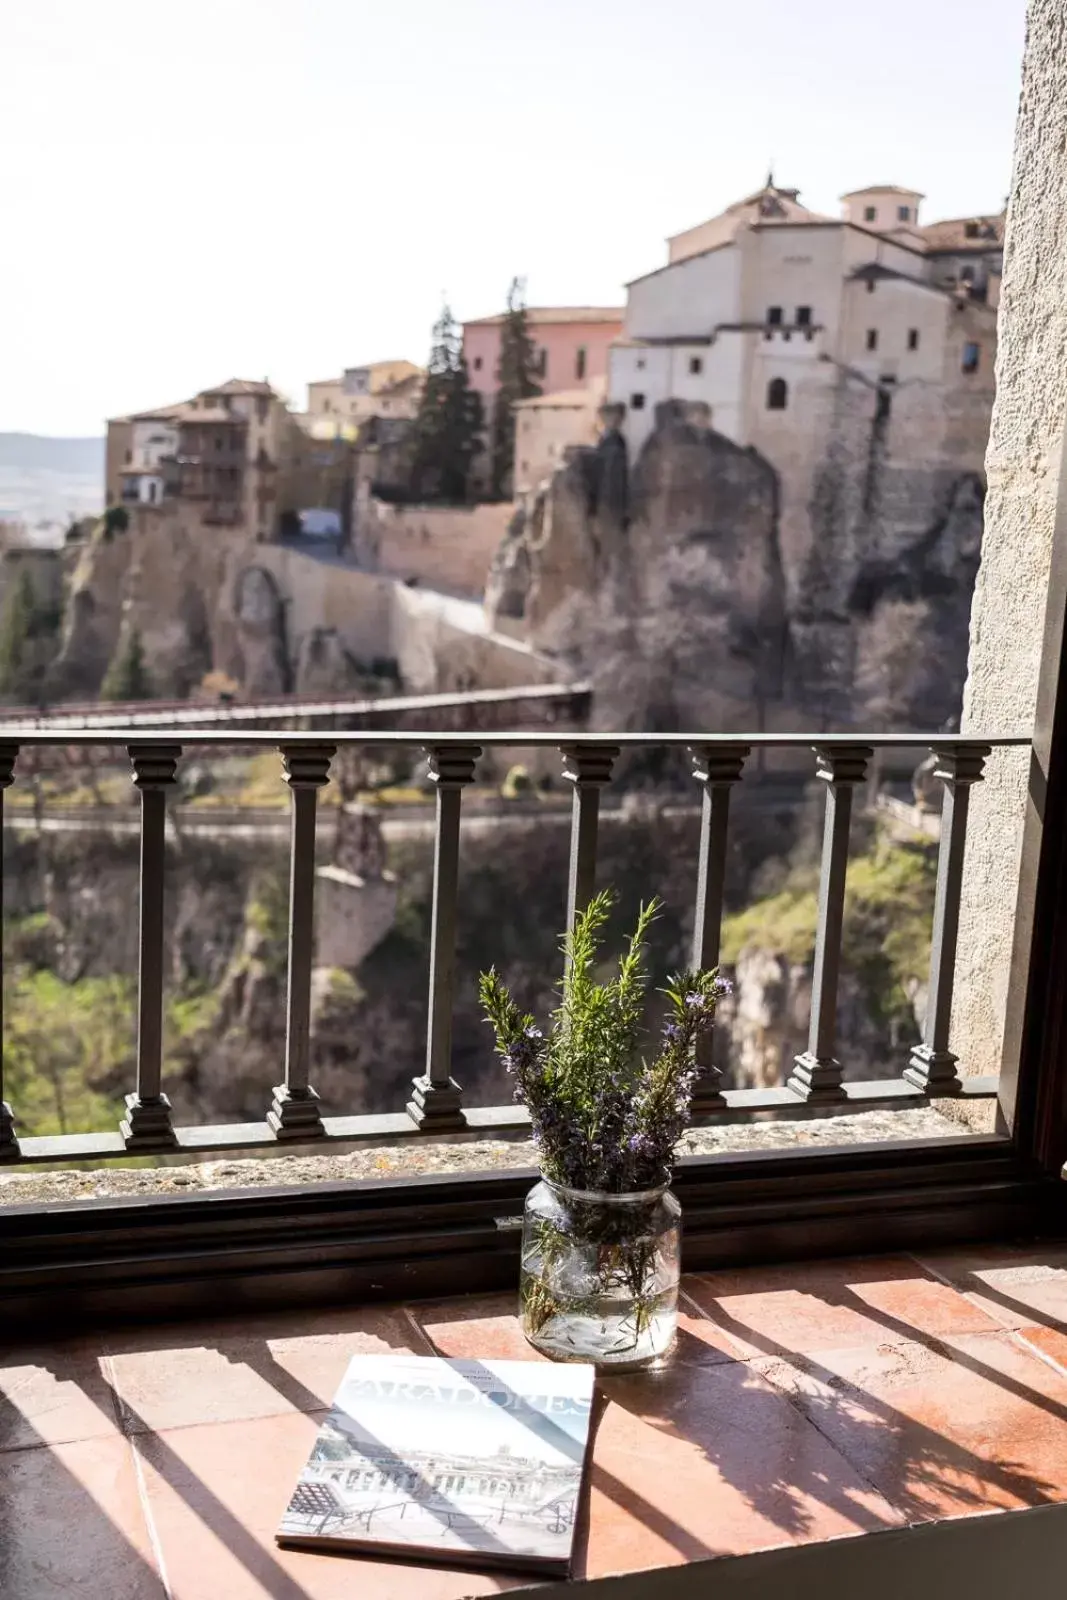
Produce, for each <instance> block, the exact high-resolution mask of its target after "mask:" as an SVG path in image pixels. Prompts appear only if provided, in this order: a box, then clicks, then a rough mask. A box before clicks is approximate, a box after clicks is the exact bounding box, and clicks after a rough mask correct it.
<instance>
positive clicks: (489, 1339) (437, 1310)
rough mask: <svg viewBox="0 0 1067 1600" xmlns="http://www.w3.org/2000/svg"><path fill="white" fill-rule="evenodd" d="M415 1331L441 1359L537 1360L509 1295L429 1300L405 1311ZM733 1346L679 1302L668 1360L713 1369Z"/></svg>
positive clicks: (733, 1352) (734, 1353)
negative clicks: (675, 1337) (675, 1335)
mask: <svg viewBox="0 0 1067 1600" xmlns="http://www.w3.org/2000/svg"><path fill="white" fill-rule="evenodd" d="M410 1310H411V1312H412V1314H413V1315H414V1316H415V1317H416V1319H417V1320H418V1322H419V1325H420V1327H421V1328H422V1329H423V1331H424V1332H425V1333H426V1335H427V1337H428V1338H429V1339H430V1340H432V1342H433V1345H434V1348H435V1349H437V1350H438V1351H439V1352H440V1353H441V1355H443V1356H454V1357H455V1358H456V1359H457V1360H462V1359H463V1358H465V1357H467V1358H473V1357H479V1356H481V1357H485V1356H489V1357H492V1356H495V1357H496V1358H497V1359H498V1360H500V1361H506V1360H512V1361H542V1360H544V1359H545V1357H543V1356H541V1355H540V1354H539V1352H538V1351H536V1350H535V1349H534V1347H533V1346H532V1345H531V1344H528V1343H527V1342H526V1339H525V1338H524V1336H523V1332H522V1329H521V1327H520V1325H519V1318H518V1315H517V1297H516V1296H515V1295H512V1294H494V1295H463V1296H459V1297H457V1298H456V1299H455V1300H438V1301H431V1302H428V1303H426V1304H424V1305H419V1304H415V1305H412V1306H411V1307H410ZM740 1354H741V1352H740V1350H739V1348H738V1346H737V1345H736V1344H735V1343H734V1341H733V1340H732V1339H730V1338H729V1336H728V1335H727V1334H725V1333H723V1331H722V1329H721V1328H718V1327H716V1326H715V1324H714V1323H712V1322H711V1321H709V1319H708V1318H707V1317H705V1316H702V1315H701V1314H700V1313H699V1312H696V1311H695V1310H694V1309H693V1308H691V1307H689V1306H687V1305H685V1304H682V1305H681V1306H680V1307H679V1312H678V1341H677V1344H676V1345H675V1348H674V1351H673V1354H672V1358H671V1359H672V1360H675V1361H683V1362H686V1363H687V1364H689V1365H695V1366H714V1365H715V1364H716V1363H718V1362H720V1361H732V1360H735V1359H736V1358H737V1357H738V1356H739V1355H740Z"/></svg>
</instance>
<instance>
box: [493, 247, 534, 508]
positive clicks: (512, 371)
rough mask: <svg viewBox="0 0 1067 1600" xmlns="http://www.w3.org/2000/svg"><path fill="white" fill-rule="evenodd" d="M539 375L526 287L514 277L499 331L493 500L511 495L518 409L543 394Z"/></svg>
mask: <svg viewBox="0 0 1067 1600" xmlns="http://www.w3.org/2000/svg"><path fill="white" fill-rule="evenodd" d="M537 375H538V366H537V351H536V349H535V347H534V342H533V339H532V338H531V337H530V324H529V319H528V317H527V315H526V299H525V285H524V284H523V281H522V279H521V278H512V280H511V287H510V288H509V289H508V302H507V310H506V311H505V313H504V325H503V327H502V328H501V330H500V358H499V360H498V362H497V369H496V384H497V387H496V395H495V397H494V401H493V430H492V446H491V452H492V454H491V472H490V484H491V491H492V496H493V499H494V500H506V499H507V498H508V495H509V494H510V492H511V484H512V481H513V469H514V465H515V406H516V403H517V402H518V401H519V400H529V399H530V398H531V397H532V396H533V395H536V394H540V393H541V386H540V384H539V383H538V382H537Z"/></svg>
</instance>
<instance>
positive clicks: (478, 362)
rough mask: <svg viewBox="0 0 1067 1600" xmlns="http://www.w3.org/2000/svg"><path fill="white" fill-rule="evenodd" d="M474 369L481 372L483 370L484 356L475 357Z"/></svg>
mask: <svg viewBox="0 0 1067 1600" xmlns="http://www.w3.org/2000/svg"><path fill="white" fill-rule="evenodd" d="M474 370H475V372H481V370H482V358H481V356H475V358H474Z"/></svg>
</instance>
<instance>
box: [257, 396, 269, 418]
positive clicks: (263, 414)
mask: <svg viewBox="0 0 1067 1600" xmlns="http://www.w3.org/2000/svg"><path fill="white" fill-rule="evenodd" d="M267 407H268V401H267V396H266V395H265V394H261V395H257V396H256V416H257V417H258V418H259V420H260V422H266V420H267Z"/></svg>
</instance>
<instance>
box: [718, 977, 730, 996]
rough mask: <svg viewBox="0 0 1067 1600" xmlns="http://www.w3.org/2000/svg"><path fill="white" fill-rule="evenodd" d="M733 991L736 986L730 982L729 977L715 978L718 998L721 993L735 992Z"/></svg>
mask: <svg viewBox="0 0 1067 1600" xmlns="http://www.w3.org/2000/svg"><path fill="white" fill-rule="evenodd" d="M733 992H734V986H733V984H732V983H731V982H730V980H729V978H716V979H715V994H716V998H718V997H719V996H721V995H727V994H733Z"/></svg>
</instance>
